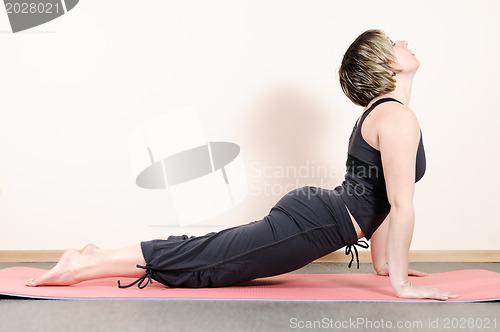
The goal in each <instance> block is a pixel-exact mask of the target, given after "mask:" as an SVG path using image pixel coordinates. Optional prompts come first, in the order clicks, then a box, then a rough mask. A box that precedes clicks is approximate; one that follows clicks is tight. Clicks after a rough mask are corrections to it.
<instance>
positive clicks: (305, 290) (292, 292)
mask: <svg viewBox="0 0 500 332" xmlns="http://www.w3.org/2000/svg"><path fill="white" fill-rule="evenodd" d="M44 271H45V270H42V269H35V268H30V267H12V268H6V269H3V270H0V294H1V295H8V296H16V297H24V298H37V299H101V300H104V299H165V300H168V299H170V300H173V299H199V300H206V299H212V300H213V299H219V300H269V301H276V300H286V301H370V302H388V301H389V302H392V301H411V302H415V301H425V302H432V300H422V299H418V300H412V299H399V298H397V297H396V296H395V295H394V292H393V290H392V288H391V285H390V281H389V278H388V277H381V276H377V275H375V274H284V275H280V276H276V277H269V278H262V279H256V280H253V281H251V282H248V283H246V284H242V285H238V286H231V287H219V288H197V289H193V288H191V289H190V288H168V287H165V286H163V285H162V284H160V283H158V282H154V283H153V284H150V285H149V286H147V287H146V288H144V289H138V288H137V287H136V286H134V287H131V288H126V289H120V288H118V287H117V283H116V281H117V280H118V279H119V280H121V282H122V284H128V283H129V282H132V281H133V280H134V279H131V278H105V279H98V280H93V281H85V282H82V283H79V284H76V285H72V286H44V287H26V286H25V285H24V282H25V281H26V280H27V279H29V278H31V277H33V276H38V275H40V274H41V273H43V272H44ZM409 279H410V282H412V283H415V284H426V285H432V286H435V287H440V288H443V289H446V290H449V291H452V292H456V293H458V294H459V295H460V296H459V297H458V298H456V299H450V300H448V301H453V302H457V301H459V302H475V301H493V300H499V299H500V273H497V272H492V271H487V270H460V271H453V272H444V273H434V274H430V275H429V276H427V277H420V278H419V277H410V278H409ZM436 302H438V301H436Z"/></svg>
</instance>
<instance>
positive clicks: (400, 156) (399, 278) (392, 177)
mask: <svg viewBox="0 0 500 332" xmlns="http://www.w3.org/2000/svg"><path fill="white" fill-rule="evenodd" d="M378 138H379V146H380V153H381V157H382V164H383V169H384V176H385V181H386V187H387V197H388V199H389V203H390V205H391V212H390V216H391V217H390V220H389V223H388V225H387V227H388V229H387V247H386V250H387V253H386V254H387V261H388V272H389V276H390V279H391V285H392V287H393V289H394V291H395V292H396V294H397V295H398V296H399V297H412V298H435V299H447V298H448V297H451V296H453V295H454V294H452V293H449V292H447V291H444V290H441V289H437V288H432V287H428V286H420V285H413V284H410V283H409V282H408V251H409V248H410V243H411V238H412V235H413V224H414V221H415V214H414V209H413V193H414V188H415V161H416V154H417V149H418V143H419V140H420V127H419V125H418V121H417V119H416V117H415V114H414V113H413V112H412V111H411V110H410V109H409V108H407V107H405V106H402V105H399V104H396V103H391V104H387V107H385V111H384V113H383V115H382V118H381V121H380V125H379V126H378Z"/></svg>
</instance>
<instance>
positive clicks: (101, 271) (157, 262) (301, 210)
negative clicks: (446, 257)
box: [26, 30, 457, 300]
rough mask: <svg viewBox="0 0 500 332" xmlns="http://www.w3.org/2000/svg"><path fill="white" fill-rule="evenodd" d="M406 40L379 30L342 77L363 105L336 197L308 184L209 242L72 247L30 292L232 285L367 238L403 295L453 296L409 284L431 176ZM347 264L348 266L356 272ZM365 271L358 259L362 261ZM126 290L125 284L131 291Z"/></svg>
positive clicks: (414, 65) (358, 48) (355, 48)
mask: <svg viewBox="0 0 500 332" xmlns="http://www.w3.org/2000/svg"><path fill="white" fill-rule="evenodd" d="M407 45H408V43H407V42H406V41H398V42H393V41H391V40H390V39H389V38H388V37H387V36H386V35H385V34H384V33H383V32H382V31H380V30H368V31H366V32H364V33H363V34H361V35H360V36H359V37H358V38H357V39H356V40H355V41H354V42H353V43H352V44H351V46H350V47H349V49H348V50H347V52H346V53H345V55H344V58H343V61H342V65H341V68H340V70H339V76H340V84H341V86H342V89H343V91H344V92H345V94H346V95H347V97H349V99H351V100H352V101H353V102H354V103H355V104H357V105H360V106H362V107H364V108H365V109H364V112H363V114H362V115H361V117H360V118H359V119H358V121H357V122H356V125H355V126H354V128H353V131H352V133H351V137H350V138H349V148H348V159H347V164H346V165H347V173H346V176H345V181H344V182H343V183H342V185H340V186H338V187H337V188H335V189H333V190H327V189H322V188H318V187H313V186H305V187H301V188H297V189H295V190H292V191H290V192H289V193H287V194H286V195H285V196H284V197H282V198H281V199H280V200H279V201H278V202H277V203H276V205H275V206H274V207H272V208H271V210H270V212H269V214H268V215H267V216H265V217H264V218H263V219H261V220H258V221H254V222H251V223H249V224H246V225H242V226H237V227H233V228H229V229H225V230H223V231H220V232H217V233H209V234H207V235H205V236H198V237H187V236H185V235H184V236H170V237H168V238H166V239H158V240H152V241H145V242H141V243H139V244H136V245H133V246H130V247H127V248H123V249H117V250H106V251H105V250H101V249H99V248H98V247H96V246H94V245H87V246H86V247H85V248H83V249H82V250H81V251H76V250H68V251H66V252H65V253H64V255H63V256H62V257H61V259H60V261H59V262H58V264H57V265H56V266H55V267H54V268H53V269H51V270H50V271H47V272H46V273H44V274H43V275H41V276H39V277H37V278H31V279H30V280H28V281H27V282H26V285H27V286H43V285H71V284H74V283H78V282H81V281H85V280H90V279H96V278H103V277H136V278H139V279H138V280H136V282H134V283H133V284H131V285H134V284H136V283H137V284H138V286H139V287H140V288H143V287H145V286H147V285H148V283H150V282H152V279H154V280H156V281H158V282H160V283H163V284H164V285H167V286H170V287H218V286H228V285H234V284H238V283H242V282H246V281H249V280H252V279H255V278H260V277H267V276H272V275H277V274H282V273H286V272H290V271H293V270H295V269H298V268H300V267H302V266H304V265H306V264H308V263H310V262H312V261H313V260H315V259H318V258H320V257H322V256H324V255H326V254H328V253H330V252H332V251H335V250H338V249H340V248H342V247H344V246H346V254H351V256H352V259H351V263H352V262H353V260H354V253H353V251H352V250H353V249H354V252H355V253H356V257H357V249H356V245H359V246H364V247H365V248H366V247H367V245H366V242H364V241H361V242H358V239H360V238H362V237H365V238H366V239H371V244H372V246H371V254H372V262H373V267H374V269H375V271H376V272H377V274H379V275H384V276H390V281H391V285H392V287H393V289H394V291H395V294H396V295H397V296H399V297H404V298H431V299H439V300H446V299H448V298H450V297H456V296H457V295H456V294H453V293H450V292H448V291H445V290H442V289H438V288H434V287H428V286H423V285H417V284H410V283H409V282H408V275H414V276H425V275H426V274H425V273H423V272H418V271H413V270H409V269H408V250H409V247H410V242H411V238H412V233H413V224H414V208H413V192H414V186H415V182H416V181H418V180H419V179H420V178H421V177H422V176H423V175H424V172H425V153H424V148H423V144H422V136H421V131H420V127H419V124H418V122H417V118H416V117H415V114H414V113H413V111H412V110H411V109H410V108H409V107H408V103H409V101H410V94H411V88H412V82H413V77H414V75H415V72H416V71H417V69H418V67H419V65H420V63H419V61H418V60H417V58H416V57H415V55H414V54H413V53H412V52H411V51H410V50H409V49H408V48H407ZM351 263H350V264H349V267H350V265H351ZM358 267H359V260H358ZM131 285H128V286H122V285H120V282H118V286H119V287H129V286H131Z"/></svg>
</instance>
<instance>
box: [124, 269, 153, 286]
mask: <svg viewBox="0 0 500 332" xmlns="http://www.w3.org/2000/svg"><path fill="white" fill-rule="evenodd" d="M137 267H138V268H140V269H144V270H146V272H145V273H144V275H143V276H142V277H140V278H139V279H137V280H136V281H134V282H133V283H131V284H130V285H126V286H122V285H120V280H118V288H128V287H131V286H134V285H135V284H137V283H139V284H138V285H137V287H139V289H143V288H144V287H146V286H147V285H148V284H152V283H153V273H154V271H153V268H152V267H151V265H149V264H147V265H146V266H142V265H137ZM146 278H147V280H146ZM144 281H146V283H145V284H143V282H144Z"/></svg>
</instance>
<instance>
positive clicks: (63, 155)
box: [0, 0, 500, 250]
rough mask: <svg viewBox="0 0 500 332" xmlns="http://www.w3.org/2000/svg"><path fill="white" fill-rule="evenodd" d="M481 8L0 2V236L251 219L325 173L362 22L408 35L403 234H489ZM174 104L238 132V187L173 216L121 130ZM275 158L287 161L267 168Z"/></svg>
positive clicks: (490, 184)
mask: <svg viewBox="0 0 500 332" xmlns="http://www.w3.org/2000/svg"><path fill="white" fill-rule="evenodd" d="M499 9H500V5H499V2H498V1H494V0H492V1H485V0H480V1H457V0H447V1H400V0H394V1H369V0H365V1H359V0H358V1H342V2H341V1H319V0H315V1H306V0H301V1H291V0H284V1H276V0H265V1H256V0H252V1H236V0H227V1H213V0H212V1H203V0H199V1H147V2H137V1H124V0H108V1H84V0H82V1H81V2H80V3H79V4H78V5H77V7H75V8H74V9H73V10H72V11H71V12H69V13H68V14H66V15H64V16H63V17H61V18H59V19H56V20H54V21H52V22H49V23H47V24H45V25H41V26H39V27H36V28H33V29H31V30H28V31H26V32H22V33H17V34H12V33H11V32H10V31H9V30H10V27H9V24H8V20H7V16H6V14H5V13H0V32H1V33H0V45H1V49H2V51H1V52H0V152H1V153H0V250H21V249H65V248H71V247H73V248H75V247H81V246H82V245H84V244H85V243H87V242H95V243H96V244H100V245H102V246H103V247H107V248H110V247H116V246H122V245H127V244H130V243H132V242H137V241H140V240H146V239H150V238H153V237H159V236H164V235H168V234H171V233H175V234H179V233H180V234H184V233H185V234H202V233H205V232H208V231H212V230H218V229H221V228H223V227H227V226H232V225H237V224H243V223H247V222H250V221H253V220H257V219H260V218H262V217H263V216H264V215H266V214H267V213H268V212H269V209H270V208H271V206H272V205H273V204H274V203H275V202H276V201H277V200H278V199H279V198H280V197H281V196H282V195H283V194H284V193H286V191H287V189H292V188H295V187H298V186H302V185H306V184H310V185H319V186H323V187H328V188H333V187H335V186H337V185H338V184H339V183H340V182H341V180H342V177H343V173H344V170H345V168H344V163H345V158H346V148H347V139H348V135H349V133H350V130H351V129H352V126H353V124H354V121H355V120H356V118H357V117H358V116H359V113H360V111H361V109H360V108H357V107H356V106H354V105H353V104H352V103H350V101H349V100H348V99H347V98H346V97H345V96H343V94H342V92H341V90H340V87H339V84H338V82H337V78H336V70H337V68H338V66H339V64H340V61H341V58H342V55H343V53H344V52H345V50H346V49H347V47H348V45H349V44H350V43H351V42H352V41H353V40H354V38H355V37H356V36H357V35H359V34H360V33H361V32H363V31H364V30H366V29H369V28H380V29H383V30H384V31H386V33H387V34H388V35H389V36H390V37H391V38H392V39H393V40H400V39H406V40H408V41H409V45H410V48H411V49H412V50H413V51H414V53H415V54H416V56H417V57H418V58H419V59H420V61H421V63H422V65H421V67H420V69H419V73H418V74H417V76H416V78H415V84H414V93H413V96H412V101H411V105H410V106H411V107H412V108H413V109H414V111H415V112H416V114H417V115H418V118H419V121H420V124H421V127H422V131H423V134H424V144H425V148H426V153H427V173H426V175H425V177H424V178H423V179H422V180H421V182H419V183H418V184H417V186H416V194H415V195H416V196H415V202H416V213H417V220H416V225H415V232H414V240H413V243H412V249H426V250H430V249H450V250H451V249H465V250H468V249H497V250H498V249H500V247H499V244H498V241H497V235H498V234H499V233H500V223H499V221H500V217H499V215H498V212H497V211H498V198H499V194H498V192H497V190H498V188H499V187H500V177H499V176H498V175H497V174H496V172H497V168H498V165H499V162H500V158H499V154H500V153H499V151H498V146H499V143H500V142H499V134H498V131H499V130H498V123H499V120H500V116H499V111H500V106H499V104H498V101H497V99H498V98H497V97H498V88H499V87H500V83H499V79H498V77H500V68H499V66H498V65H497V61H498V55H499V54H500V40H499V38H498V31H500V22H499V20H498V18H497V15H498V13H499V12H500V11H499ZM192 103H194V104H196V105H197V106H198V109H199V112H200V118H201V121H202V123H203V125H204V128H205V130H206V132H205V135H206V136H207V137H208V138H209V140H211V141H231V142H234V143H237V144H239V145H240V147H241V149H242V155H243V157H244V160H245V166H246V168H247V172H248V181H249V186H250V193H249V196H248V197H247V198H246V199H245V201H244V202H243V203H241V204H240V205H238V206H236V207H235V208H234V209H232V210H231V211H228V212H226V213H224V214H221V215H219V216H217V217H214V218H211V219H209V220H206V221H204V222H203V223H202V224H201V225H198V226H197V227H194V226H191V227H186V228H181V227H179V226H177V225H178V223H177V222H176V220H175V216H176V215H175V211H174V210H175V209H174V208H173V206H172V203H171V200H170V197H169V193H168V191H150V190H144V189H141V188H138V187H136V186H135V183H134V178H133V176H132V172H131V169H130V163H129V151H128V141H127V137H128V134H129V133H130V132H131V130H133V128H135V127H136V126H137V125H139V124H140V123H142V122H144V121H146V120H148V119H150V118H152V117H154V116H156V115H159V114H161V113H163V112H167V111H169V110H173V109H175V108H178V107H181V106H184V105H186V104H192ZM286 167H295V168H296V169H297V168H299V167H302V170H303V173H301V175H299V176H298V177H295V176H294V175H293V174H292V173H291V172H289V173H286V172H285V173H284V174H281V175H280V174H279V172H280V171H281V170H282V169H284V168H286ZM325 169H326V170H327V173H328V174H327V176H323V175H324V174H320V175H317V174H314V172H319V171H321V170H323V171H324V170H325ZM264 170H266V171H267V173H266V174H263V173H262V172H263V171H264ZM269 173H271V174H269ZM193 208H196V202H193Z"/></svg>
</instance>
